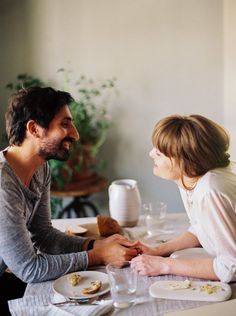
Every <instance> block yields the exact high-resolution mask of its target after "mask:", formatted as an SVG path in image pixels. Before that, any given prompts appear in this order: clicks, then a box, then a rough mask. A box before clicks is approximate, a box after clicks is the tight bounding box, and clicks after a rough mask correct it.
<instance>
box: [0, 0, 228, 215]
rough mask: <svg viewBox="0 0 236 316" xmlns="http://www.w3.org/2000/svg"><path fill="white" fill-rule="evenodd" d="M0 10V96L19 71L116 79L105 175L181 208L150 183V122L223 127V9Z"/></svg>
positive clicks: (73, 6)
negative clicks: (195, 120)
mask: <svg viewBox="0 0 236 316" xmlns="http://www.w3.org/2000/svg"><path fill="white" fill-rule="evenodd" d="M2 7H3V8H2V9H3V10H1V11H0V17H1V20H2V21H1V22H0V23H1V25H0V26H3V41H2V42H3V44H4V50H3V52H1V54H3V56H2V58H1V63H2V64H3V72H2V73H1V79H0V80H1V91H3V88H2V87H3V84H5V82H8V81H9V80H12V79H13V78H14V77H15V75H16V74H17V73H19V72H22V71H28V72H31V73H33V74H36V75H39V76H41V77H42V78H45V79H47V80H50V81H51V83H52V84H53V83H54V80H55V79H54V78H55V73H56V70H57V69H58V68H60V67H67V68H71V69H73V72H74V73H75V74H76V76H77V75H79V74H88V75H91V76H94V77H96V78H107V77H111V76H116V77H117V78H118V88H119V91H120V95H119V97H118V98H117V100H116V102H115V103H114V104H113V105H112V106H111V108H110V111H111V115H112V117H113V120H114V126H113V128H112V129H111V131H110V135H109V138H108V141H107V142H106V144H105V145H104V147H103V150H102V155H103V156H105V157H106V158H107V159H108V160H109V168H108V170H107V171H106V174H107V176H108V177H109V179H110V180H113V179H115V178H123V177H125V178H128V177H131V178H135V179H137V180H138V184H139V188H140V191H141V195H142V197H143V200H149V199H150V200H153V201H154V200H155V199H162V200H165V201H167V203H168V205H169V209H170V210H171V211H178V210H183V207H182V204H181V202H180V198H179V195H178V190H177V188H176V187H175V186H174V185H172V184H170V183H168V182H166V181H164V180H161V179H158V178H155V177H154V176H153V175H152V163H151V161H150V159H149V157H148V151H149V150H150V148H151V139H150V138H151V133H152V128H153V125H154V123H155V122H156V121H157V120H159V119H160V118H161V117H163V116H165V115H169V114H173V113H180V114H190V113H200V114H203V115H206V116H209V117H211V118H213V119H215V120H217V121H218V122H220V123H223V120H224V107H223V46H222V45H223V1H222V0H119V1H116V0H99V1H97V0H67V1H66V0H40V1H37V0H27V1H26V0H21V1H18V0H4V1H3V2H2ZM2 96H3V97H2V98H1V107H3V104H5V95H4V94H3V95H2Z"/></svg>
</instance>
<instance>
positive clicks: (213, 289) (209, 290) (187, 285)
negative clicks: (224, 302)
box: [169, 280, 224, 295]
mask: <svg viewBox="0 0 236 316" xmlns="http://www.w3.org/2000/svg"><path fill="white" fill-rule="evenodd" d="M169 289H170V290H183V289H191V290H193V291H195V290H198V291H199V292H203V293H205V294H209V295H210V294H213V293H217V292H218V291H219V290H221V291H224V289H223V288H222V287H221V286H220V285H213V284H209V283H206V284H204V285H201V286H193V284H192V282H191V281H189V280H185V281H179V282H175V283H170V284H169Z"/></svg>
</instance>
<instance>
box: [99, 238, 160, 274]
mask: <svg viewBox="0 0 236 316" xmlns="http://www.w3.org/2000/svg"><path fill="white" fill-rule="evenodd" d="M94 250H95V251H96V250H97V251H99V255H100V257H101V258H102V263H103V264H105V265H106V264H108V263H110V262H112V261H131V268H132V269H134V270H135V271H136V272H138V273H139V274H140V275H157V274H164V272H165V262H164V261H165V258H163V257H160V256H158V251H157V248H152V247H149V246H147V245H145V244H143V243H142V242H140V241H139V240H135V241H131V240H129V239H128V238H126V237H124V236H122V235H119V234H114V235H111V236H109V237H107V238H105V239H100V240H96V242H95V244H94Z"/></svg>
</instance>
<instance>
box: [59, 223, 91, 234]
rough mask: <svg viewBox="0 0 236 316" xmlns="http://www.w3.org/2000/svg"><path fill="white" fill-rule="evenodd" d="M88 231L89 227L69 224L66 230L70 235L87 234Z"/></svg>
mask: <svg viewBox="0 0 236 316" xmlns="http://www.w3.org/2000/svg"><path fill="white" fill-rule="evenodd" d="M87 231H88V229H87V228H85V227H82V226H79V225H69V226H67V227H66V230H65V232H66V233H67V234H68V235H70V234H71V235H78V236H79V235H83V234H85V233H86V232H87Z"/></svg>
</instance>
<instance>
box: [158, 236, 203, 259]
mask: <svg viewBox="0 0 236 316" xmlns="http://www.w3.org/2000/svg"><path fill="white" fill-rule="evenodd" d="M199 246H201V245H200V243H199V240H198V239H197V237H196V236H195V235H193V234H192V233H190V232H185V233H183V234H182V235H180V236H179V237H177V238H175V239H173V240H170V241H168V242H166V243H163V244H161V245H159V246H158V247H156V248H155V250H154V253H153V254H154V255H156V256H163V257H165V256H169V255H170V254H172V253H173V252H174V251H177V250H182V249H187V248H195V247H199Z"/></svg>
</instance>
